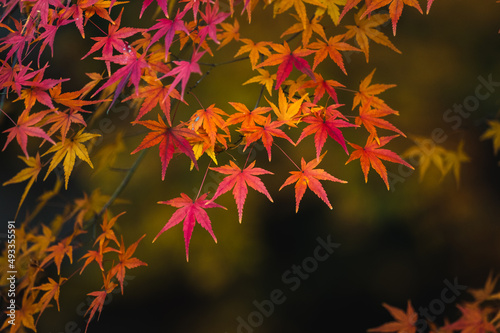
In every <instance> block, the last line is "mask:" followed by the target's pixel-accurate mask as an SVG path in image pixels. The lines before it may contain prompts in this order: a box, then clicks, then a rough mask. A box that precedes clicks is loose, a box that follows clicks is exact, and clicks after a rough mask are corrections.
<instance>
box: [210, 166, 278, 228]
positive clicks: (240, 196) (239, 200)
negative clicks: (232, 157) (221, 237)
mask: <svg viewBox="0 0 500 333" xmlns="http://www.w3.org/2000/svg"><path fill="white" fill-rule="evenodd" d="M254 166H255V161H253V162H252V163H250V165H249V166H247V167H246V168H243V169H240V168H239V167H238V166H237V165H236V164H235V163H234V162H233V161H229V165H224V166H221V167H217V168H210V169H212V170H214V171H217V172H219V173H222V174H225V175H228V176H226V177H225V178H224V179H223V180H222V181H221V182H220V184H219V186H218V187H217V190H216V191H215V194H214V196H213V198H212V200H211V201H213V200H215V199H217V198H218V197H219V196H220V195H222V194H224V193H226V192H227V191H229V190H231V189H233V196H234V200H235V201H236V206H237V207H238V218H239V222H240V223H241V219H242V218H243V205H244V204H245V200H246V198H247V194H248V186H250V187H251V188H253V189H254V190H256V191H259V192H260V193H262V194H264V195H265V196H266V197H267V198H268V199H269V200H270V201H271V202H273V199H272V198H271V195H270V194H269V192H268V191H267V189H266V186H265V185H264V183H263V182H262V181H261V180H260V179H259V178H258V177H257V175H265V174H270V175H272V174H273V173H272V172H270V171H267V170H264V169H262V168H254Z"/></svg>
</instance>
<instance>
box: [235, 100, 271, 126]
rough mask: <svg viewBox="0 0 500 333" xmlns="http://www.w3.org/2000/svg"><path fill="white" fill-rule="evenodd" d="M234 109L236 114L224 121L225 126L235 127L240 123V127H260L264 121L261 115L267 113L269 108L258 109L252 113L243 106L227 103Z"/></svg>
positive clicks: (264, 118)
mask: <svg viewBox="0 0 500 333" xmlns="http://www.w3.org/2000/svg"><path fill="white" fill-rule="evenodd" d="M229 104H231V105H232V106H233V107H234V108H235V109H236V111H238V112H236V113H233V114H232V115H230V116H229V118H227V120H226V125H227V126H229V125H235V124H239V123H241V127H250V126H255V124H260V125H262V124H263V123H264V122H265V121H266V117H264V116H263V115H262V114H263V113H266V112H269V111H270V110H271V108H270V107H258V108H255V109H253V110H252V111H250V110H248V108H247V107H246V105H245V104H242V103H236V102H229Z"/></svg>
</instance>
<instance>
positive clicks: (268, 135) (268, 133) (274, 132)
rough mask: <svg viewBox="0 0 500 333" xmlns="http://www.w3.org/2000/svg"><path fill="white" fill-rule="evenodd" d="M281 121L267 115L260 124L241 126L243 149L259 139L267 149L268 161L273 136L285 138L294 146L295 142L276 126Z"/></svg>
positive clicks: (279, 124)
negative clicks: (243, 136) (243, 139)
mask: <svg viewBox="0 0 500 333" xmlns="http://www.w3.org/2000/svg"><path fill="white" fill-rule="evenodd" d="M282 125H283V122H282V121H272V122H271V116H270V115H269V116H267V118H266V121H265V122H264V124H262V126H248V127H242V128H241V132H243V133H244V134H245V139H246V144H245V148H243V151H245V150H246V149H247V148H248V146H250V144H252V143H253V142H255V141H257V140H259V139H261V140H262V143H263V145H264V147H266V150H267V156H268V157H269V161H271V147H272V145H273V141H274V139H273V136H275V137H279V138H283V139H286V140H287V141H288V142H290V143H291V144H292V145H294V146H295V143H294V142H293V141H292V139H290V138H289V137H288V135H286V134H285V132H283V131H282V130H280V129H279V128H278V127H280V126H282Z"/></svg>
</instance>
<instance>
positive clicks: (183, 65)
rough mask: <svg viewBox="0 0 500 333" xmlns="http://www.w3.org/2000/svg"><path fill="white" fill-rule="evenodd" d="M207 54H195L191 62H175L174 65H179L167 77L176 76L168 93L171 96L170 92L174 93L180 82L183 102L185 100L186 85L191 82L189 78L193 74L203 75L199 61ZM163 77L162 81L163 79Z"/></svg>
mask: <svg viewBox="0 0 500 333" xmlns="http://www.w3.org/2000/svg"><path fill="white" fill-rule="evenodd" d="M203 54H205V51H203V52H197V51H195V52H193V56H192V57H191V61H185V60H180V61H174V64H176V65H177V67H175V68H174V69H172V70H171V71H170V72H168V73H167V74H166V75H165V76H163V77H166V76H174V82H172V84H171V85H170V88H169V90H168V93H169V94H170V91H172V90H173V89H174V88H175V87H176V86H177V84H178V83H179V82H181V87H182V91H181V100H184V92H185V91H186V85H187V83H188V81H189V77H190V76H191V73H198V74H201V70H200V65H198V60H200V58H201V57H202V56H203ZM163 77H161V78H160V79H163Z"/></svg>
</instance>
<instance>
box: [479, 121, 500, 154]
mask: <svg viewBox="0 0 500 333" xmlns="http://www.w3.org/2000/svg"><path fill="white" fill-rule="evenodd" d="M488 125H489V126H490V128H488V129H487V130H486V132H484V133H483V135H481V140H487V139H491V140H492V141H493V150H494V151H495V155H496V154H497V153H498V150H499V149H500V122H499V121H498V120H490V121H488Z"/></svg>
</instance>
